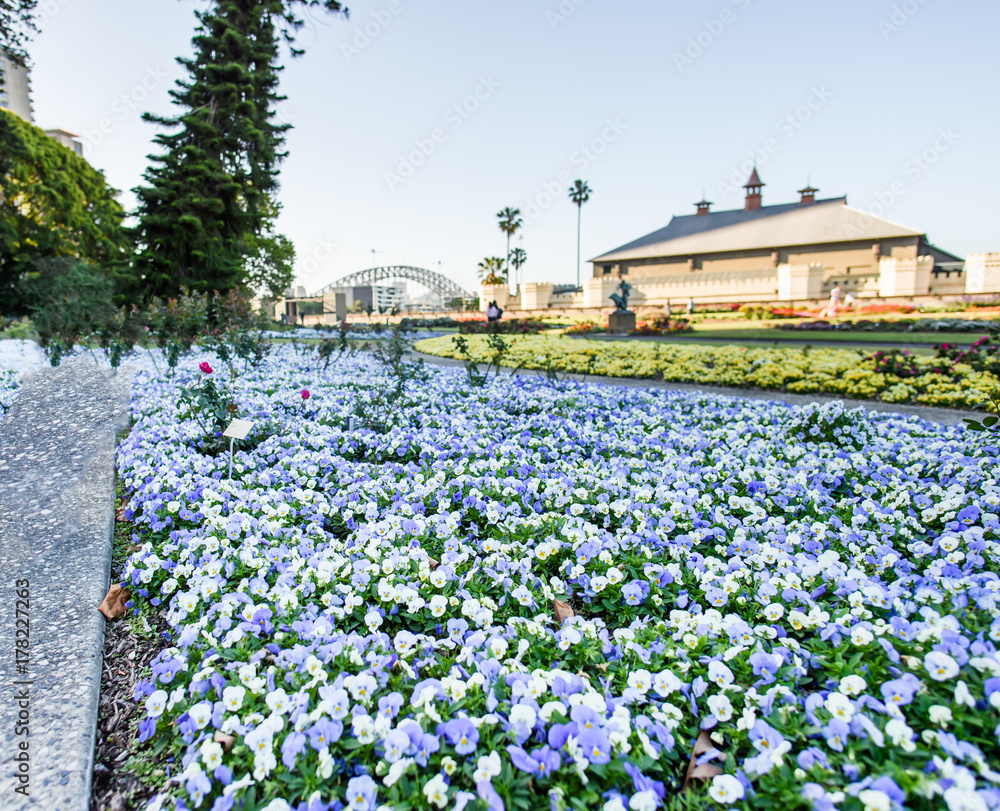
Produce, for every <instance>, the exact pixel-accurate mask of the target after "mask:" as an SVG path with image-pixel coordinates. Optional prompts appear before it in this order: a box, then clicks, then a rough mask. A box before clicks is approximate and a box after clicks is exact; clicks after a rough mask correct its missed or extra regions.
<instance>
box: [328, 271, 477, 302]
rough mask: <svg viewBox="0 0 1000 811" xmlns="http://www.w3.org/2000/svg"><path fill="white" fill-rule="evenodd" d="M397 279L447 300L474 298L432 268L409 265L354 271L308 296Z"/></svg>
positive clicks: (374, 284)
mask: <svg viewBox="0 0 1000 811" xmlns="http://www.w3.org/2000/svg"><path fill="white" fill-rule="evenodd" d="M399 280H406V281H411V282H417V283H418V284H422V285H423V286H424V287H426V288H427V289H428V290H430V291H431V292H432V293H436V294H437V295H439V296H441V299H442V300H443V301H449V300H451V299H456V298H466V299H467V298H474V296H473V295H472V293H469V292H468V291H467V290H465V289H464V288H462V287H459V286H458V285H457V284H455V282H453V281H452V280H451V279H449V278H448V277H447V276H442V275H441V274H440V273H436V272H435V271H433V270H427V269H426V268H417V267H412V266H410V265H388V266H385V267H377V268H368V269H367V270H359V271H357V272H355V273H351V274H349V275H347V276H344V277H342V278H340V279H337V280H336V281H335V282H331V283H330V284H328V285H326V287H323V288H322V289H320V290H318V291H317V292H315V293H313V294H312V295H311V296H309V298H322V297H323V296H324V295H326V294H327V293H332V292H334V291H335V290H339V289H343V288H345V287H366V286H372V287H374V286H376V285H378V284H381V283H383V282H390V281H399Z"/></svg>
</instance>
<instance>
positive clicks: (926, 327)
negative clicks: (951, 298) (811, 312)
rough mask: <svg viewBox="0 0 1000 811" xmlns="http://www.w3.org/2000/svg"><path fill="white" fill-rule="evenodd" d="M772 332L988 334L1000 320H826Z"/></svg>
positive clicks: (782, 327)
mask: <svg viewBox="0 0 1000 811" xmlns="http://www.w3.org/2000/svg"><path fill="white" fill-rule="evenodd" d="M773 326H774V328H775V329H785V330H799V331H806V332H808V331H817V330H818V331H823V330H840V331H844V332H979V333H983V332H989V331H992V330H997V329H998V328H1000V321H996V320H985V319H971V318H916V319H914V318H900V319H897V320H894V321H887V320H885V319H880V320H878V321H870V320H868V319H865V318H862V319H858V320H857V321H835V322H832V323H831V322H830V321H827V320H825V319H819V320H817V321H801V322H799V323H797V324H774V325H773Z"/></svg>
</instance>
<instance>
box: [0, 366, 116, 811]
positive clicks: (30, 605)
mask: <svg viewBox="0 0 1000 811" xmlns="http://www.w3.org/2000/svg"><path fill="white" fill-rule="evenodd" d="M130 377H131V375H130V374H129V373H127V372H124V371H120V372H119V373H118V374H112V373H111V372H110V371H108V370H101V369H98V368H97V367H95V366H93V365H92V364H91V363H90V362H89V361H87V360H85V359H82V358H80V359H74V360H70V361H68V362H67V363H66V364H65V365H63V366H61V367H59V368H56V369H51V368H49V369H43V370H40V371H38V372H35V373H34V374H32V375H31V376H30V377H29V378H28V379H27V380H25V382H24V385H23V386H22V388H21V392H20V394H19V395H18V398H17V400H16V401H15V402H14V405H13V406H12V408H11V410H10V412H9V413H8V415H7V416H6V417H5V418H4V419H2V420H0V640H2V644H0V753H2V754H0V808H3V809H5V810H6V811H21V809H29V808H30V809H35V808H37V809H46V811H52V810H54V809H58V810H59V811H87V808H88V807H89V805H90V782H91V774H92V771H93V757H94V735H95V729H96V723H97V706H98V698H99V694H100V687H101V660H102V654H103V650H104V617H103V616H102V615H101V614H100V613H99V612H98V611H97V606H98V605H99V604H100V602H101V600H102V599H103V598H104V595H105V594H106V593H107V589H108V584H109V583H108V581H109V578H110V576H111V544H112V533H113V531H114V519H115V472H114V450H115V434H116V430H117V429H118V428H120V427H124V425H125V424H126V419H127V408H128V398H129V390H130ZM25 733H27V734H25Z"/></svg>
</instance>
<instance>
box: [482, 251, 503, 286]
mask: <svg viewBox="0 0 1000 811" xmlns="http://www.w3.org/2000/svg"><path fill="white" fill-rule="evenodd" d="M479 280H480V281H481V282H482V283H483V284H505V283H506V282H507V271H506V270H504V262H503V259H501V258H500V257H499V256H488V257H486V258H485V259H484V260H483V261H482V262H480V263H479Z"/></svg>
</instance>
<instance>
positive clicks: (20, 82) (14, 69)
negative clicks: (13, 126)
mask: <svg viewBox="0 0 1000 811" xmlns="http://www.w3.org/2000/svg"><path fill="white" fill-rule="evenodd" d="M0 108H3V109H4V110H10V111H11V112H12V113H14V114H15V115H19V116H21V118H23V119H24V120H25V121H28V122H30V123H34V121H35V117H34V114H33V110H32V109H31V71H30V70H29V69H28V68H24V67H21V66H20V65H18V64H16V63H15V62H13V61H12V60H11V59H9V58H8V57H7V55H6V54H5V53H3V52H2V51H0Z"/></svg>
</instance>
